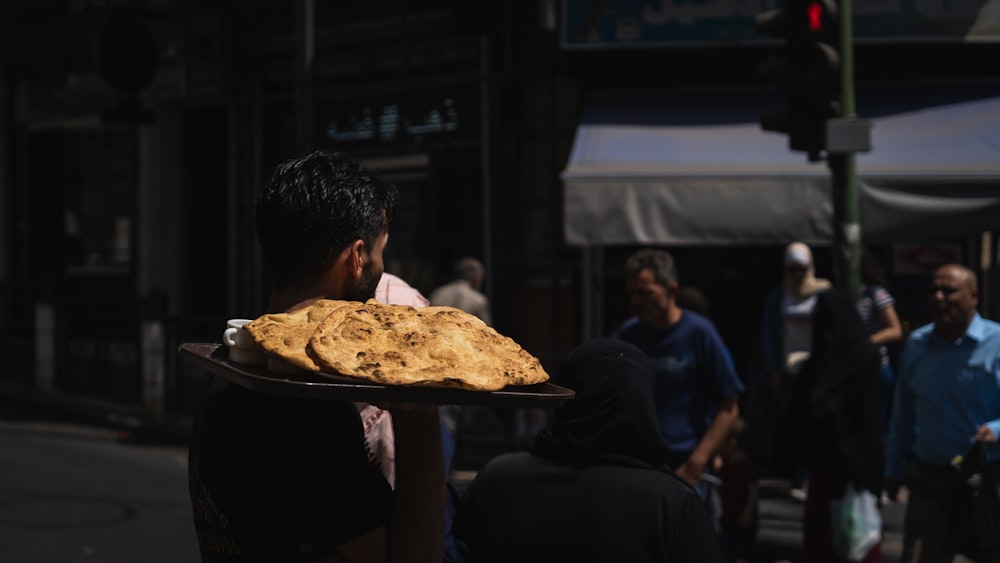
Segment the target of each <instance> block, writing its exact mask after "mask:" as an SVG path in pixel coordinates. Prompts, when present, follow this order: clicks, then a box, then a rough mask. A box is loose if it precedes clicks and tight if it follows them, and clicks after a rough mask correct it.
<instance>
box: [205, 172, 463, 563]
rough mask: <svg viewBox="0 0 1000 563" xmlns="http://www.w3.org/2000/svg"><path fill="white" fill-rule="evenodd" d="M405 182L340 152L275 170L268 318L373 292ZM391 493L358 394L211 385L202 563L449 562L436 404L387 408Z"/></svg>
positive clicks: (265, 200) (265, 224)
mask: <svg viewBox="0 0 1000 563" xmlns="http://www.w3.org/2000/svg"><path fill="white" fill-rule="evenodd" d="M397 200H398V193H397V191H396V188H395V187H394V186H392V185H390V184H388V183H387V182H385V181H384V180H382V179H381V178H379V177H378V176H377V175H375V174H374V173H373V172H371V171H369V170H366V169H364V168H363V167H361V166H359V165H358V164H357V163H355V162H354V161H353V160H351V159H350V158H349V157H347V156H346V155H343V154H330V153H326V152H315V153H312V154H310V155H308V156H305V157H303V158H300V159H294V160H290V161H288V162H285V163H283V164H281V165H279V166H278V168H277V170H276V171H275V173H274V175H273V176H272V177H271V179H270V180H269V181H268V183H267V185H266V186H265V188H264V192H263V193H262V194H261V196H260V198H259V199H258V201H257V231H258V238H259V240H260V244H261V247H262V250H263V256H264V259H265V261H266V262H267V264H268V266H269V267H270V271H271V274H272V278H273V283H272V288H271V295H270V299H269V302H268V305H267V312H268V313H281V312H285V311H290V310H294V309H297V308H299V307H303V306H306V305H308V304H309V303H311V302H312V301H315V300H316V299H322V298H325V299H344V300H355V301H362V302H364V301H366V300H367V299H369V298H372V297H374V293H375V287H376V285H377V283H378V281H379V278H380V277H381V274H382V270H383V265H382V251H383V249H384V248H385V245H386V243H387V241H388V223H389V220H390V219H391V217H392V215H393V212H394V210H395V206H396V203H397ZM387 407H388V408H389V410H390V412H391V413H392V419H393V428H394V432H395V449H396V487H395V491H393V490H392V488H390V486H389V483H388V482H387V481H386V479H385V477H384V476H383V475H382V473H381V472H380V471H379V469H378V468H377V467H376V466H374V465H372V464H371V463H369V460H368V456H367V454H366V452H365V441H364V430H363V428H362V425H361V419H360V417H359V415H358V411H357V409H356V408H355V406H354V404H353V403H351V402H350V401H346V400H344V401H340V400H319V399H293V398H288V397H281V396H276V395H266V394H262V393H256V392H253V391H250V390H248V389H245V388H243V387H240V386H238V385H234V384H232V383H228V382H226V381H224V380H223V379H222V378H220V377H215V378H214V379H213V380H211V381H210V384H209V387H208V389H207V390H206V393H205V395H204V396H203V397H202V400H201V403H200V405H199V408H198V412H197V415H196V418H195V423H194V427H193V432H192V438H191V445H190V455H189V487H190V494H191V501H192V507H193V511H194V520H195V529H196V531H197V534H198V541H199V546H200V549H201V555H202V561H206V562H209V561H313V562H320V561H342V560H349V561H380V562H381V561H404V560H405V561H433V562H435V563H437V562H439V561H441V558H442V543H443V542H442V540H443V538H444V530H443V526H444V498H445V496H444V476H445V475H444V468H443V463H442V452H441V435H440V430H439V424H440V422H439V419H438V411H437V406H436V405H425V406H415V405H388V406H387Z"/></svg>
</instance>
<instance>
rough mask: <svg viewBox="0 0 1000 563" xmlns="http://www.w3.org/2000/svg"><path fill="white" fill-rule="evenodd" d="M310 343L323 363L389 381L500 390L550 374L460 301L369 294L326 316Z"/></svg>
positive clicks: (325, 367) (336, 369)
mask: <svg viewBox="0 0 1000 563" xmlns="http://www.w3.org/2000/svg"><path fill="white" fill-rule="evenodd" d="M308 348H309V349H310V352H309V355H310V357H311V358H313V359H314V360H315V361H316V363H317V364H319V366H320V368H321V369H322V370H330V371H333V372H336V373H339V374H342V375H347V376H352V377H359V378H362V379H366V380H368V381H373V382H376V383H380V384H385V385H425V386H440V387H460V388H464V389H473V390H478V391H497V390H499V389H502V388H504V387H506V386H508V385H530V384H534V383H541V382H544V381H547V380H548V378H549V376H548V374H547V373H546V372H545V370H544V369H543V368H542V365H541V363H540V362H539V361H538V359H537V358H535V357H534V356H532V355H531V354H529V353H528V352H527V351H525V350H524V349H523V348H522V347H521V346H520V345H519V344H517V343H516V342H515V341H514V340H513V339H511V338H510V337H507V336H504V335H502V334H499V333H498V332H497V331H496V330H494V329H493V328H492V327H489V326H487V325H486V324H485V323H484V322H483V321H482V320H480V319H479V318H478V317H476V316H474V315H471V314H469V313H466V312H464V311H462V310H460V309H456V308H454V307H422V308H416V307H410V306H406V305H384V304H380V303H378V302H376V301H374V300H369V301H368V302H367V303H365V304H363V305H361V306H357V307H347V308H338V309H335V310H333V311H331V312H330V313H329V314H327V315H326V316H325V317H324V318H323V320H322V321H320V322H319V325H318V326H317V327H316V328H315V331H314V332H313V334H312V336H311V337H310V338H309V346H308Z"/></svg>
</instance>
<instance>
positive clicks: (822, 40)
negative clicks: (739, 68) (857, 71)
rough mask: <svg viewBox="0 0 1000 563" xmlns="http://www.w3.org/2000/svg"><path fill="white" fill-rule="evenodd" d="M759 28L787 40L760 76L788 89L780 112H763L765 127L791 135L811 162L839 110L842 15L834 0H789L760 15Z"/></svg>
mask: <svg viewBox="0 0 1000 563" xmlns="http://www.w3.org/2000/svg"><path fill="white" fill-rule="evenodd" d="M756 23H757V30H758V31H759V32H761V33H764V34H766V35H772V36H774V37H778V38H780V39H782V40H783V43H784V44H783V49H782V51H783V56H782V58H781V59H780V60H771V61H768V62H766V63H764V65H762V66H761V74H762V75H764V76H765V78H770V79H772V80H776V81H777V82H779V83H780V84H781V85H782V86H783V87H784V91H785V105H784V108H783V109H782V110H781V111H777V112H770V113H765V114H762V115H761V120H760V123H761V127H762V128H763V129H765V130H767V131H778V132H780V133H787V134H788V145H789V148H790V149H791V150H793V151H802V152H805V153H807V154H808V155H809V160H819V159H820V154H821V152H822V151H823V150H824V149H825V148H826V146H825V145H826V140H825V138H826V121H827V120H828V119H830V118H832V117H836V116H838V115H839V113H840V89H841V76H840V75H841V62H840V14H839V9H838V6H837V4H836V2H835V0H787V1H786V3H785V5H784V6H783V7H782V8H781V9H779V10H771V11H769V12H764V13H761V14H758V16H757V20H756Z"/></svg>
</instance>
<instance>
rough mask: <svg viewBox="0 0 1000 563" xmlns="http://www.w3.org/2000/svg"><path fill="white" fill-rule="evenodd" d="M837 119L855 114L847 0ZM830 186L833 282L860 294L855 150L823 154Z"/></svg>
mask: <svg viewBox="0 0 1000 563" xmlns="http://www.w3.org/2000/svg"><path fill="white" fill-rule="evenodd" d="M840 19H841V23H840V34H841V35H840V46H841V47H840V54H841V88H842V92H841V98H840V109H841V115H840V117H841V118H844V119H854V118H855V117H857V115H856V113H855V108H854V42H853V32H852V30H851V0H840ZM827 164H828V165H829V166H830V182H831V185H832V187H833V222H834V229H833V250H834V264H833V266H834V282H835V283H836V285H837V286H838V287H842V288H846V289H848V290H849V291H850V292H851V295H852V296H853V297H854V300H855V301H857V300H858V298H860V296H861V226H860V223H859V222H858V182H857V167H856V161H855V152H854V151H847V152H842V153H836V154H827Z"/></svg>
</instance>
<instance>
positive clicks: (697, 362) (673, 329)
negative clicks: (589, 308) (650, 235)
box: [618, 250, 744, 496]
mask: <svg viewBox="0 0 1000 563" xmlns="http://www.w3.org/2000/svg"><path fill="white" fill-rule="evenodd" d="M625 270H626V272H625V289H626V291H627V292H628V295H629V302H630V305H631V308H632V312H633V314H634V315H635V318H634V319H633V320H632V321H630V322H628V323H626V324H625V325H624V326H623V327H622V328H621V329H620V330H619V331H618V337H619V338H621V339H622V340H626V341H628V342H631V343H632V344H635V345H636V346H638V347H639V348H640V349H641V350H642V351H643V352H645V353H646V355H647V356H649V358H650V361H651V362H652V365H653V370H654V373H655V378H656V385H655V387H656V388H655V402H656V410H657V414H658V416H659V419H660V429H661V431H662V432H663V437H664V439H665V440H666V442H667V448H668V450H669V454H670V455H669V458H668V463H669V464H670V466H671V467H672V468H673V469H674V471H675V472H676V473H677V474H678V475H679V476H680V477H681V478H683V479H684V480H686V481H687V482H689V483H691V484H692V485H694V486H696V488H698V489H699V492H702V493H703V496H704V494H705V487H703V486H702V487H698V485H699V483H701V482H702V480H703V476H704V474H706V473H707V472H710V470H711V467H712V465H711V461H712V459H713V457H714V456H715V453H716V451H717V450H718V448H719V446H720V444H722V442H723V441H724V440H725V439H726V436H727V435H728V433H729V429H730V426H731V425H732V423H733V421H734V420H735V419H736V418H737V417H738V416H739V401H738V399H739V394H740V393H742V392H743V391H744V387H743V383H742V382H741V381H740V378H739V376H737V374H736V369H735V367H734V366H733V361H732V358H731V357H730V355H729V351H728V350H727V348H726V345H725V344H724V343H723V342H722V338H721V337H720V336H719V333H718V332H717V331H716V330H715V326H714V325H713V324H712V322H711V321H709V320H708V319H706V318H705V317H703V316H701V315H699V314H697V313H695V312H693V311H690V310H687V309H682V308H681V307H679V306H678V305H677V290H678V279H677V269H676V266H675V265H674V259H673V257H672V256H671V255H670V253H668V252H665V251H662V250H641V251H639V252H637V253H635V254H633V255H632V256H631V257H629V259H628V261H627V262H626V263H625Z"/></svg>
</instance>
